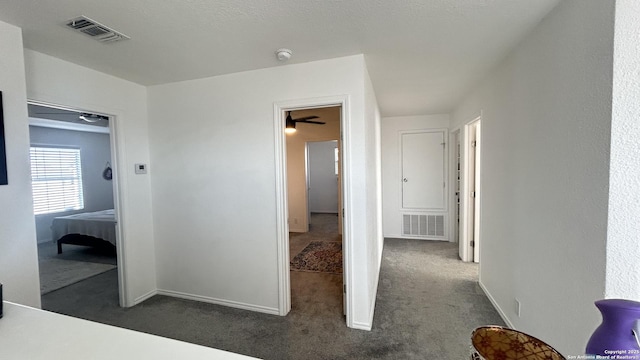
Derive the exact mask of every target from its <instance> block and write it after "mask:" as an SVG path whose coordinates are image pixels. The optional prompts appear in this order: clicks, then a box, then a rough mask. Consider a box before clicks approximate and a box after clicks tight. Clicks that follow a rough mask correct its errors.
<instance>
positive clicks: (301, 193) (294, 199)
mask: <svg viewBox="0 0 640 360" xmlns="http://www.w3.org/2000/svg"><path fill="white" fill-rule="evenodd" d="M292 113H293V114H294V116H293V117H294V118H300V117H304V116H310V115H316V116H319V117H320V118H319V119H316V120H318V121H323V122H326V124H325V125H309V124H298V125H297V126H296V128H297V131H296V132H295V133H293V134H287V135H286V142H287V195H288V198H287V201H288V205H289V208H288V209H289V231H292V232H307V231H309V219H308V212H307V178H306V158H305V154H306V149H305V146H306V143H307V142H308V141H327V140H336V139H338V138H339V137H340V107H330V108H322V109H311V110H300V111H296V112H292Z"/></svg>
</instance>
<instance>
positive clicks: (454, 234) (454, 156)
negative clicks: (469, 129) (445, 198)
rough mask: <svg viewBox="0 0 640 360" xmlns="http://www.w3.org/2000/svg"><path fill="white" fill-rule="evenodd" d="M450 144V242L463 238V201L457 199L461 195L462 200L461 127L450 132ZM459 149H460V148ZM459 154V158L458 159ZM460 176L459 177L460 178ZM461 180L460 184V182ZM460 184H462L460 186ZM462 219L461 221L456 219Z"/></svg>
mask: <svg viewBox="0 0 640 360" xmlns="http://www.w3.org/2000/svg"><path fill="white" fill-rule="evenodd" d="M449 144H452V145H451V146H450V148H449V149H450V151H449V155H450V159H449V169H450V171H449V179H451V182H450V184H449V185H450V187H449V188H450V189H451V190H450V191H449V194H450V195H449V204H451V207H450V209H451V213H450V216H449V218H450V219H451V221H450V223H449V226H450V229H449V234H451V237H450V239H449V241H450V242H457V243H459V242H460V239H461V234H462V232H461V231H460V225H461V224H462V203H459V204H458V202H457V201H456V200H458V199H456V196H457V197H459V199H460V200H461V196H462V171H463V170H462V131H461V130H460V128H456V129H454V130H452V131H451V132H450V133H449ZM458 149H459V150H458ZM458 151H460V154H458ZM458 156H460V157H459V159H458ZM458 160H459V161H460V164H459V165H460V170H459V172H458ZM458 177H459V179H458ZM458 182H459V184H458ZM458 185H459V186H460V187H459V188H458ZM456 191H459V194H458V195H456ZM458 207H460V212H459V214H458V213H457V211H458ZM458 219H460V221H456V220H458Z"/></svg>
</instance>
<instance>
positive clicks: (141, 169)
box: [136, 164, 147, 174]
mask: <svg viewBox="0 0 640 360" xmlns="http://www.w3.org/2000/svg"><path fill="white" fill-rule="evenodd" d="M146 173H147V164H136V174H146Z"/></svg>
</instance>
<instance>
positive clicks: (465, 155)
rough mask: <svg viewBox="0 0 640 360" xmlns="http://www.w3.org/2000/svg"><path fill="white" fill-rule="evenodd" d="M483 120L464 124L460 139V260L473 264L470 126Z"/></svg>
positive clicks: (480, 116)
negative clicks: (470, 231)
mask: <svg viewBox="0 0 640 360" xmlns="http://www.w3.org/2000/svg"><path fill="white" fill-rule="evenodd" d="M481 119H482V113H481V114H480V115H479V116H477V117H475V118H474V119H473V120H471V121H469V122H467V123H466V124H464V126H463V127H462V130H461V134H462V135H463V136H462V137H461V138H460V145H461V149H460V161H461V167H462V176H461V179H460V209H461V216H460V221H461V222H462V229H463V230H464V231H463V232H462V233H461V234H460V243H461V245H460V254H459V255H460V259H462V261H465V262H471V261H473V254H472V253H470V251H469V247H470V245H469V242H470V241H471V240H470V237H469V226H470V224H469V221H470V219H469V201H467V199H468V198H469V196H471V191H470V189H469V186H468V183H469V151H470V146H469V129H470V126H471V125H472V124H473V123H475V122H476V121H479V120H481Z"/></svg>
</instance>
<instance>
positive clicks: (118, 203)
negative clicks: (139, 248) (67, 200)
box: [27, 99, 135, 307]
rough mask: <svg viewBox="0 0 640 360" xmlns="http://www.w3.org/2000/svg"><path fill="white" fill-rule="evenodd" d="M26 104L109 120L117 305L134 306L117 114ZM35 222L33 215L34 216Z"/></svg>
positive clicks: (45, 104) (43, 102) (64, 106)
mask: <svg viewBox="0 0 640 360" xmlns="http://www.w3.org/2000/svg"><path fill="white" fill-rule="evenodd" d="M27 104H31V105H38V106H45V107H49V108H54V109H60V110H67V111H74V112H88V113H92V114H99V115H104V116H107V117H108V118H109V144H110V151H111V167H112V169H113V177H112V180H111V182H112V187H113V206H114V211H115V219H116V261H117V264H118V266H117V269H118V303H119V306H120V307H130V306H133V305H135V303H133V302H130V301H128V299H129V298H128V296H127V286H126V285H127V284H126V281H127V280H126V279H127V278H128V277H127V272H126V270H127V266H126V263H125V258H126V256H125V246H124V243H125V241H124V231H123V230H122V211H123V210H124V209H123V206H122V204H123V201H122V194H121V188H120V183H121V182H122V181H123V180H124V179H122V178H121V176H123V175H124V174H125V172H124V171H120V170H123V169H122V168H121V166H120V161H119V159H120V156H119V154H120V153H119V150H120V149H121V146H120V145H119V144H118V141H117V140H118V138H119V136H118V129H119V125H118V124H119V119H118V118H119V115H118V114H109V111H104V110H100V109H88V108H80V107H75V106H66V105H60V104H55V103H51V102H45V101H39V100H34V99H27ZM34 220H35V215H34Z"/></svg>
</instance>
